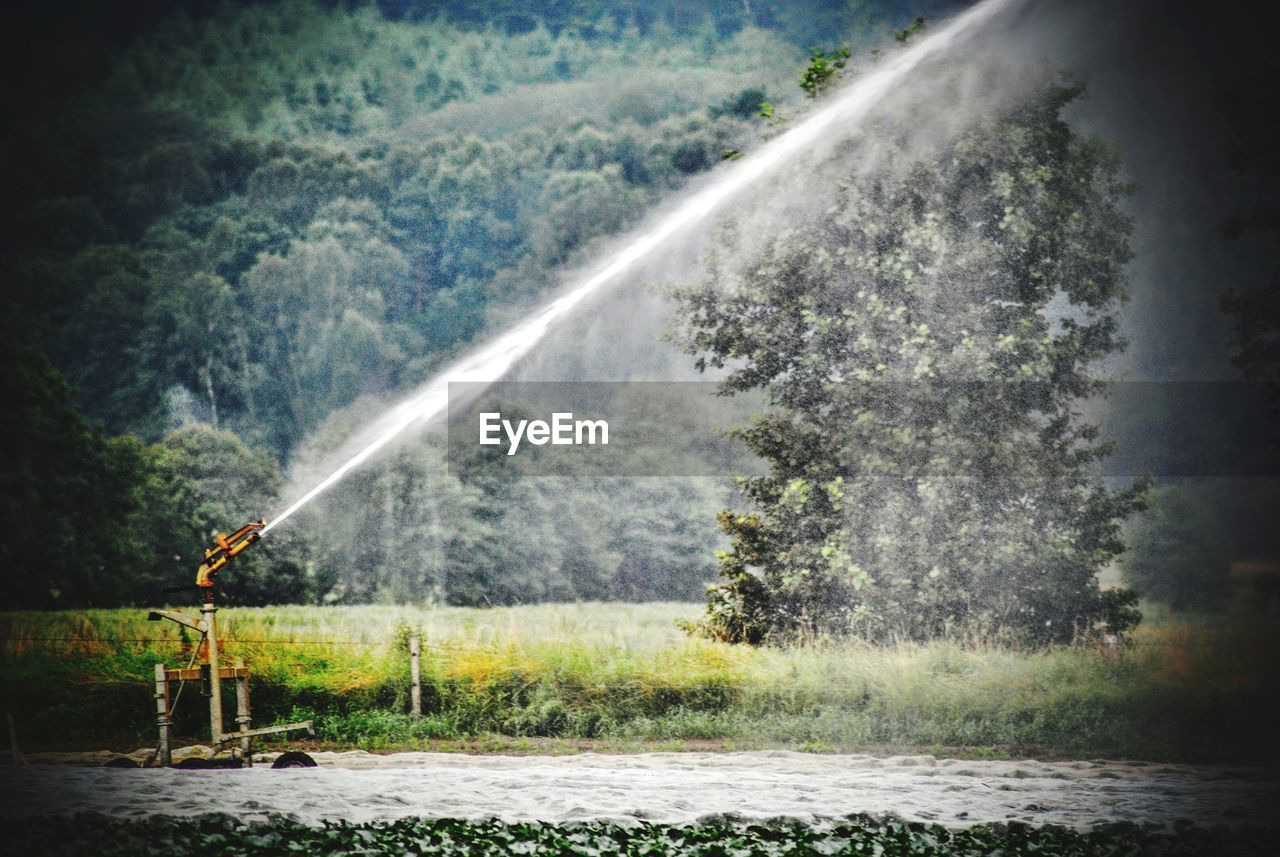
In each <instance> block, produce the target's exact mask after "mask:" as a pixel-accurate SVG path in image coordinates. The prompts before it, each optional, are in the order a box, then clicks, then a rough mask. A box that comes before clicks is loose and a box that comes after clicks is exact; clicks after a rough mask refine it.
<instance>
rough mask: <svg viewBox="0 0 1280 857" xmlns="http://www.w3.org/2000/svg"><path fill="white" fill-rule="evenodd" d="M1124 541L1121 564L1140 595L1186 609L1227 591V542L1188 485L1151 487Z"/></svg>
mask: <svg viewBox="0 0 1280 857" xmlns="http://www.w3.org/2000/svg"><path fill="white" fill-rule="evenodd" d="M1128 542H1129V549H1128V551H1127V552H1126V553H1125V555H1124V556H1123V557H1122V559H1121V564H1120V567H1121V570H1122V571H1123V573H1124V578H1125V581H1126V582H1128V583H1129V584H1130V585H1131V586H1132V587H1133V588H1134V589H1136V590H1137V591H1138V593H1139V594H1141V595H1142V596H1143V597H1145V598H1149V599H1151V600H1152V601H1159V602H1162V603H1165V604H1168V605H1169V606H1171V607H1173V608H1174V609H1175V610H1188V609H1201V608H1204V607H1208V606H1212V605H1213V604H1215V603H1220V602H1221V601H1222V599H1223V598H1224V596H1225V595H1226V592H1227V586H1228V578H1229V576H1230V572H1231V550H1230V546H1229V545H1227V544H1226V542H1225V540H1224V538H1223V536H1222V533H1221V527H1220V525H1219V524H1218V521H1217V519H1216V518H1215V517H1214V514H1213V512H1212V511H1211V510H1210V509H1209V507H1208V506H1207V505H1205V503H1204V502H1203V501H1201V500H1200V499H1198V498H1197V497H1196V495H1195V494H1193V493H1192V492H1191V491H1189V490H1188V489H1187V488H1184V487H1181V486H1178V485H1161V486H1160V487H1158V488H1156V489H1155V490H1153V491H1152V492H1151V495H1150V501H1149V505H1148V509H1147V512H1146V513H1145V514H1144V515H1143V516H1142V517H1140V518H1138V519H1137V520H1136V521H1135V522H1134V523H1133V525H1132V526H1131V528H1130V533H1129V537H1128Z"/></svg>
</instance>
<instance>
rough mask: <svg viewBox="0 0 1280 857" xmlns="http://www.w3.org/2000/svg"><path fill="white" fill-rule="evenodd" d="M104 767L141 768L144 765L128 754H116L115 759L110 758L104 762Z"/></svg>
mask: <svg viewBox="0 0 1280 857" xmlns="http://www.w3.org/2000/svg"><path fill="white" fill-rule="evenodd" d="M102 767H104V768H140V767H142V766H141V765H139V764H138V763H137V762H135V761H134V760H133V759H130V758H129V757H128V756H116V757H115V758H114V759H108V760H107V761H106V762H104V763H103V765H102Z"/></svg>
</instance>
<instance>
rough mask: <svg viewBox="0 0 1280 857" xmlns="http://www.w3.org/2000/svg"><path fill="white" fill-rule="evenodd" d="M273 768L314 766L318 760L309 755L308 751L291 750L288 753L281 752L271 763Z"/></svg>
mask: <svg viewBox="0 0 1280 857" xmlns="http://www.w3.org/2000/svg"><path fill="white" fill-rule="evenodd" d="M271 767H272V768H273V769H280V768H314V767H316V760H315V759H313V758H311V757H310V756H308V755H307V754H306V753H300V752H298V751H297V750H290V751H289V752H287V753H281V754H280V755H279V756H277V757H276V760H275V761H274V762H272V763H271Z"/></svg>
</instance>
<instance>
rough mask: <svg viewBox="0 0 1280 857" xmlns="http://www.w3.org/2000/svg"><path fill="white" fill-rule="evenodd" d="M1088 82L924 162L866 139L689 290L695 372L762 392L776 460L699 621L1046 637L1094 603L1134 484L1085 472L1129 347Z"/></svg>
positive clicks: (1087, 614)
mask: <svg viewBox="0 0 1280 857" xmlns="http://www.w3.org/2000/svg"><path fill="white" fill-rule="evenodd" d="M1079 94H1080V87H1079V86H1077V85H1075V84H1071V83H1063V82H1060V81H1055V80H1050V81H1046V82H1045V83H1044V84H1043V85H1042V86H1040V87H1039V88H1038V89H1037V91H1036V93H1035V95H1034V96H1033V97H1031V98H1030V99H1028V100H1027V101H1026V103H1023V104H1020V105H1017V106H1016V107H1013V108H1011V109H1008V110H1006V111H1005V112H1004V113H1003V114H1002V115H1000V116H998V117H996V118H995V119H993V120H991V121H986V122H982V123H979V124H978V125H977V126H975V127H972V128H970V129H968V130H967V131H965V132H964V133H963V134H962V135H961V136H960V137H959V138H958V139H954V140H952V141H951V142H948V143H945V144H942V146H941V148H940V150H939V151H936V152H930V153H928V155H926V156H921V154H920V153H918V152H907V151H890V152H889V153H888V154H886V155H884V156H882V157H881V158H880V159H879V160H878V161H877V163H878V164H879V166H877V167H875V168H867V167H865V166H861V165H860V163H859V159H858V157H857V150H856V149H855V150H853V151H852V152H851V153H850V154H848V155H847V156H846V157H848V158H849V162H850V163H851V164H852V166H851V168H850V169H849V170H848V171H847V173H846V178H845V179H844V181H843V182H842V183H841V190H839V192H838V193H836V194H835V198H834V199H833V200H832V202H831V204H830V206H829V207H828V208H827V210H826V212H825V213H824V214H822V215H821V216H819V217H816V218H814V219H813V220H811V221H807V222H803V223H800V224H797V225H796V226H795V227H794V228H793V229H791V230H789V231H787V232H785V233H783V234H780V235H778V236H777V237H776V238H774V239H773V240H771V241H769V242H768V244H767V246H766V248H765V249H764V250H763V251H762V252H760V253H758V254H756V255H754V256H753V257H751V258H750V259H749V261H748V262H747V263H745V264H743V265H740V266H731V265H727V264H725V263H720V264H718V265H717V266H716V267H714V268H713V270H712V271H711V274H710V277H709V278H708V279H707V281H706V282H705V283H704V284H702V285H701V286H698V287H695V288H692V289H687V290H683V291H681V292H680V293H679V297H680V300H681V305H682V317H681V328H680V335H681V337H682V340H683V342H684V344H685V346H686V348H687V349H688V351H689V352H690V353H692V354H694V355H697V356H698V362H699V366H700V367H715V368H717V369H720V370H723V372H724V380H723V382H722V386H723V389H724V390H725V391H726V392H727V393H734V392H738V391H744V390H750V389H763V390H765V391H766V392H767V394H768V396H769V399H770V403H771V409H770V410H769V411H768V412H767V413H766V414H764V415H763V416H761V417H760V418H759V419H757V420H756V421H755V422H754V423H753V424H752V425H750V426H748V427H745V428H743V429H741V430H739V432H738V434H739V437H741V438H742V440H743V441H745V442H746V444H747V445H748V446H749V447H750V448H751V449H752V450H753V451H755V452H756V454H758V455H759V456H761V457H762V458H763V459H765V460H766V461H767V462H768V464H769V468H770V469H769V472H768V473H767V474H765V475H760V476H753V477H748V478H745V479H742V480H740V481H741V484H742V489H743V493H744V496H745V499H746V500H747V502H748V504H749V507H750V508H749V509H748V510H747V511H742V512H736V511H726V512H724V513H723V514H722V515H721V523H722V525H723V527H724V530H725V532H726V533H727V534H728V535H729V536H730V537H731V539H732V548H731V550H729V551H727V552H724V553H723V554H722V555H721V558H720V569H719V572H720V576H721V582H720V584H719V585H718V586H717V587H715V588H714V589H713V590H712V591H711V594H710V601H709V605H708V613H707V615H706V617H705V618H704V620H703V621H702V623H701V626H700V627H701V630H702V631H703V632H704V633H707V634H710V635H712V636H715V637H719V638H723V639H727V640H731V641H746V642H760V641H764V640H796V639H805V638H810V637H813V636H816V635H824V634H835V635H846V634H857V635H861V636H864V637H866V638H868V639H873V640H886V639H892V638H908V639H925V638H930V637H935V636H940V635H943V634H956V633H960V634H973V635H980V636H984V637H989V638H990V637H1007V638H1010V639H1013V640H1015V641H1019V642H1027V643H1040V642H1049V641H1067V640H1070V639H1072V638H1073V637H1075V636H1077V635H1079V634H1082V633H1087V632H1088V631H1090V629H1091V628H1092V626H1093V625H1094V623H1095V622H1097V621H1099V620H1100V619H1101V618H1102V616H1103V613H1104V612H1105V610H1104V603H1103V599H1102V596H1101V594H1100V593H1099V590H1098V585H1097V582H1096V578H1095V573H1096V572H1097V571H1098V570H1099V568H1100V567H1102V566H1103V565H1104V564H1105V563H1107V562H1108V561H1109V560H1110V559H1111V558H1112V557H1113V556H1115V555H1116V554H1117V553H1118V552H1119V551H1120V550H1121V548H1122V545H1121V542H1120V540H1119V538H1118V536H1119V525H1120V522H1121V521H1123V520H1124V518H1125V516H1126V515H1127V514H1128V513H1129V512H1130V511H1132V510H1133V509H1135V508H1136V506H1137V505H1138V503H1139V497H1140V495H1141V491H1142V485H1141V484H1135V485H1133V486H1130V487H1128V488H1120V489H1110V488H1108V487H1107V486H1106V485H1105V484H1103V483H1102V482H1101V481H1100V480H1099V479H1098V478H1096V477H1094V476H1093V475H1092V474H1091V473H1090V469H1089V466H1090V464H1091V462H1093V461H1095V460H1097V459H1098V458H1099V457H1100V456H1101V455H1103V454H1105V447H1103V446H1101V445H1100V444H1098V443H1096V441H1095V429H1094V427H1092V426H1090V425H1087V424H1084V423H1083V422H1082V421H1081V420H1080V419H1079V418H1078V416H1077V415H1076V414H1075V413H1074V412H1073V406H1074V405H1075V404H1076V403H1077V402H1078V401H1079V400H1080V398H1081V397H1082V396H1084V395H1085V394H1087V393H1088V392H1089V391H1090V390H1092V389H1094V387H1095V383H1096V382H1095V381H1094V380H1093V378H1092V376H1091V375H1090V367H1091V366H1092V365H1093V364H1094V363H1095V362H1096V361H1097V360H1099V359H1100V358H1103V357H1105V356H1106V355H1108V354H1109V353H1111V352H1113V351H1115V350H1116V349H1118V348H1119V347H1120V342H1119V340H1118V338H1117V335H1116V314H1117V312H1118V309H1119V306H1120V304H1121V302H1122V301H1123V299H1124V274H1123V269H1124V263H1125V262H1126V260H1127V259H1128V255H1129V251H1128V247H1127V243H1126V236H1127V235H1128V232H1129V223H1128V221H1127V219H1126V217H1125V215H1124V214H1123V208H1122V202H1123V199H1124V196H1125V194H1126V193H1127V192H1128V188H1127V186H1126V185H1125V183H1124V182H1123V181H1122V180H1121V179H1120V178H1119V176H1118V171H1117V159H1116V156H1115V154H1114V153H1113V152H1112V151H1111V149H1110V148H1109V147H1108V146H1106V145H1105V144H1104V143H1102V142H1101V141H1099V140H1097V139H1094V138H1092V137H1089V136H1086V135H1083V134H1081V133H1079V132H1078V131H1076V130H1075V129H1073V128H1072V127H1071V126H1070V125H1069V124H1068V123H1067V122H1066V121H1065V120H1064V118H1063V115H1062V114H1063V111H1064V109H1065V108H1066V107H1067V106H1068V105H1069V104H1070V103H1071V102H1072V101H1073V100H1074V99H1075V98H1076V97H1078V95H1079ZM883 136H885V137H889V138H890V139H892V135H888V134H886V135H883ZM726 255H728V254H726ZM1064 303H1065V304H1066V305H1067V306H1069V310H1067V311H1063V310H1061V309H1055V307H1061V306H1062V305H1063V304H1064Z"/></svg>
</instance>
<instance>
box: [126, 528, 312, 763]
mask: <svg viewBox="0 0 1280 857" xmlns="http://www.w3.org/2000/svg"><path fill="white" fill-rule="evenodd" d="M266 525H267V522H266V521H254V522H250V523H248V524H245V525H244V526H243V527H241V528H240V529H238V530H236V531H235V532H234V533H233V534H231V535H229V536H228V535H223V534H219V535H218V536H216V537H215V539H214V544H213V547H211V548H208V549H207V550H206V551H205V552H204V562H203V563H202V564H201V565H200V569H199V570H198V571H197V572H196V583H195V587H194V588H195V589H197V590H198V591H199V592H200V618H198V619H197V618H196V617H195V616H192V615H190V614H187V613H182V612H180V611H178V610H152V611H151V612H149V613H148V614H147V618H148V619H150V620H152V621H157V622H158V621H160V620H161V619H168V620H169V621H170V622H175V623H177V624H178V625H181V626H182V627H184V628H190V629H192V630H193V631H198V632H199V634H200V643H199V645H198V647H197V650H196V655H197V657H201V658H202V660H201V663H200V665H199V666H198V667H197V666H195V659H194V658H193V659H192V664H191V665H190V666H188V667H187V668H186V669H169V668H168V667H167V666H165V665H164V664H156V674H155V701H156V726H157V728H158V729H159V733H160V742H159V744H158V745H157V746H156V752H155V754H154V755H153V757H152V758H153V760H154V761H155V763H156V764H158V765H165V766H169V765H172V764H173V749H172V743H171V742H172V732H173V709H174V706H175V705H176V704H177V701H178V696H179V695H180V694H181V690H182V687H183V685H184V684H185V683H186V682H188V681H199V682H200V685H201V695H202V696H207V697H208V698H209V736H210V740H211V742H212V747H213V756H215V757H216V756H217V755H218V754H219V753H222V752H224V751H229V754H228V756H229V759H230V760H231V763H232V764H233V765H234V763H236V762H239V764H240V765H243V766H246V767H248V766H251V765H252V764H253V739H254V738H256V737H259V736H262V735H275V734H279V733H281V732H295V731H299V730H305V731H306V732H307V734H308V735H314V734H315V731H314V730H313V729H312V724H311V721H310V720H303V721H300V722H298V723H285V724H282V725H279V726H265V727H261V728H258V729H254V728H253V723H252V716H251V713H250V707H249V668H248V667H247V666H245V663H244V661H243V660H242V659H237V660H236V662H235V665H234V666H230V667H224V666H222V665H221V663H220V657H221V654H222V653H221V652H220V651H219V643H218V622H217V615H218V607H217V604H216V603H215V597H216V592H217V585H216V584H217V577H218V573H219V572H220V571H222V569H223V568H225V567H226V565H227V564H228V563H229V562H231V561H232V560H233V559H235V558H236V557H237V556H239V555H240V554H241V553H243V552H244V551H245V550H247V549H248V548H249V546H250V545H252V544H253V543H254V542H256V541H258V539H260V538H261V537H262V530H263V528H264V527H265V526H266ZM188 588H190V587H179V588H178V590H171V591H179V590H185V589H188ZM223 679H228V680H234V681H235V683H236V728H235V731H233V732H223V731H222V723H223V720H222V680H223ZM175 683H176V684H177V685H178V693H176V694H174V693H170V688H171V687H172V686H173V685H174V684H175ZM179 766H182V763H179ZM201 766H202V767H203V766H205V765H201ZM273 767H306V768H311V767H315V761H314V760H313V759H312V758H311V757H310V756H308V755H307V754H305V753H299V752H289V753H284V754H282V755H281V757H280V758H279V759H277V760H276V762H275V764H274V765H273Z"/></svg>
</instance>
